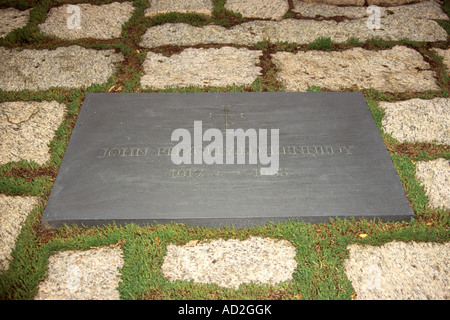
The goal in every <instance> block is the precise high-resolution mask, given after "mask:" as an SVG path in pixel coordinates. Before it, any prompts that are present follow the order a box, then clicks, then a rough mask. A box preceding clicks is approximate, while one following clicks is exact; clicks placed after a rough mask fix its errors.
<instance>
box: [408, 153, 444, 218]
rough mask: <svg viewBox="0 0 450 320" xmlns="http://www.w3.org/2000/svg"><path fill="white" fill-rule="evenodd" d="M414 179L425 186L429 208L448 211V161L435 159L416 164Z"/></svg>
mask: <svg viewBox="0 0 450 320" xmlns="http://www.w3.org/2000/svg"><path fill="white" fill-rule="evenodd" d="M416 177H417V179H419V180H420V181H421V182H422V184H423V185H424V186H425V191H426V193H427V196H428V200H429V206H430V207H432V208H445V209H450V161H449V160H446V159H442V158H441V159H436V160H431V161H419V162H417V163H416Z"/></svg>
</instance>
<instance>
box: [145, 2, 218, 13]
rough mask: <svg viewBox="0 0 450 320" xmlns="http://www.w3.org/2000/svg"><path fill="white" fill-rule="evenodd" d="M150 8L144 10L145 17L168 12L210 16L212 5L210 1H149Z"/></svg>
mask: <svg viewBox="0 0 450 320" xmlns="http://www.w3.org/2000/svg"><path fill="white" fill-rule="evenodd" d="M149 3H150V7H149V8H148V9H146V10H145V16H147V17H153V16H155V15H157V14H163V13H168V12H178V13H198V14H203V15H205V16H211V15H212V10H213V7H214V5H213V3H212V1H211V0H149Z"/></svg>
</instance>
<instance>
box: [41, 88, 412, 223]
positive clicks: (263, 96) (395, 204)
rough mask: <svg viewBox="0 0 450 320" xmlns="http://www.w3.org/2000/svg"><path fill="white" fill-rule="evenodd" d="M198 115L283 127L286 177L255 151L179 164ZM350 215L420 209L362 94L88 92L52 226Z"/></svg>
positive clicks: (58, 185) (230, 123) (402, 215)
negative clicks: (180, 136)
mask: <svg viewBox="0 0 450 320" xmlns="http://www.w3.org/2000/svg"><path fill="white" fill-rule="evenodd" d="M194 121H202V128H203V132H204V131H205V130H207V129H209V128H216V129H219V130H221V131H222V132H225V130H226V129H231V128H233V129H238V128H241V129H243V130H247V129H250V128H253V129H255V130H259V129H268V131H269V133H270V129H278V130H279V146H278V148H275V149H274V148H273V147H272V145H271V143H270V139H268V144H269V145H268V147H267V150H268V151H269V154H270V152H272V153H273V154H275V153H278V157H279V170H278V172H277V173H276V174H275V175H261V171H260V169H261V168H263V167H267V166H265V165H262V164H261V163H259V162H258V163H257V164H249V153H250V152H252V150H251V149H250V148H241V152H243V153H244V154H245V156H246V157H247V158H246V162H245V164H226V163H225V162H224V164H206V163H204V162H203V163H196V164H195V163H192V164H180V165H176V164H174V163H173V162H172V159H171V150H172V149H173V148H174V146H175V145H177V144H178V142H177V141H171V135H172V133H173V131H174V130H175V129H179V128H184V129H187V130H188V131H189V132H191V134H192V136H193V135H194ZM269 137H270V136H269ZM209 143H210V142H205V141H204V142H203V144H202V148H205V147H206V146H207V145H208V144H209ZM224 144H225V138H224ZM192 151H193V152H195V151H196V149H195V148H194V149H192ZM224 152H226V150H224ZM235 152H236V153H238V152H239V151H238V148H236V149H235ZM256 153H258V150H257V151H256ZM350 216H353V217H355V218H357V219H358V218H368V219H372V218H380V219H381V220H382V221H388V220H389V221H397V220H404V219H406V220H409V219H410V218H411V217H412V216H413V211H412V209H411V207H410V205H409V202H408V200H407V198H406V196H405V192H404V189H403V187H402V185H401V183H400V180H399V178H398V175H397V173H396V171H395V168H394V166H393V164H392V161H391V159H390V157H389V154H388V152H387V150H386V147H385V145H384V143H383V141H382V138H381V136H380V133H379V131H378V129H377V127H376V125H375V122H374V120H373V118H372V115H371V114H370V112H369V109H368V106H367V104H366V101H365V99H364V96H363V95H362V94H361V93H332V92H330V93H328V92H327V93H148V94H141V93H139V94H88V95H87V96H86V99H85V101H84V103H83V106H82V109H81V111H80V114H79V117H78V120H77V123H76V125H75V128H74V131H73V133H72V137H71V139H70V142H69V144H68V147H67V150H66V154H65V156H64V159H63V161H62V164H61V166H60V169H59V173H58V176H57V178H56V181H55V184H54V187H53V190H52V192H51V195H50V198H49V201H48V203H47V207H46V209H45V212H44V215H43V218H42V221H43V222H44V224H47V225H48V226H50V227H58V226H61V225H62V224H64V223H65V224H74V223H75V224H84V225H100V224H105V223H112V222H113V221H115V222H116V223H117V224H121V223H129V222H133V223H138V224H146V223H150V224H151V223H153V222H158V223H169V222H172V221H173V222H182V223H186V224H191V225H204V226H211V227H217V226H224V225H228V226H230V225H234V226H235V227H237V228H240V227H245V226H252V225H261V224H266V223H267V222H268V221H272V222H276V221H284V220H286V219H293V220H296V219H298V220H300V221H306V222H313V223H316V222H324V221H328V219H329V218H334V217H340V218H345V217H350Z"/></svg>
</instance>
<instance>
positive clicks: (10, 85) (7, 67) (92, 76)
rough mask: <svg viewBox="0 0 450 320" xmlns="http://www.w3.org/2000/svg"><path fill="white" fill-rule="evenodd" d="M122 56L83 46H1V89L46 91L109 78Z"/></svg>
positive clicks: (74, 86) (76, 86) (83, 84)
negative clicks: (37, 47) (39, 48)
mask: <svg viewBox="0 0 450 320" xmlns="http://www.w3.org/2000/svg"><path fill="white" fill-rule="evenodd" d="M122 59H123V56H122V54H120V53H115V52H114V51H113V50H94V49H85V48H82V47H80V46H70V47H59V48H57V49H55V50H47V49H44V50H29V49H25V50H22V51H19V50H18V49H5V48H0V60H1V61H2V64H1V65H0V74H1V76H0V80H1V81H0V89H1V90H5V91H10V90H25V89H28V90H47V89H49V88H51V87H62V88H79V87H88V86H90V85H91V84H94V83H104V82H106V81H108V79H109V77H110V76H112V74H113V73H114V71H115V70H116V69H115V67H114V63H116V62H120V61H122Z"/></svg>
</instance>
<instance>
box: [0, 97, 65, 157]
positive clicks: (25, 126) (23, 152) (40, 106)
mask: <svg viewBox="0 0 450 320" xmlns="http://www.w3.org/2000/svg"><path fill="white" fill-rule="evenodd" d="M64 113H65V106H64V105H62V104H60V103H57V102H55V101H51V102H33V101H30V102H23V101H13V102H4V103H0V135H1V137H2V139H1V141H0V164H6V163H8V162H14V161H20V160H29V161H34V162H36V163H38V164H41V165H42V164H44V163H45V162H47V161H48V160H49V159H50V153H49V149H48V144H49V143H50V141H51V140H52V139H53V137H54V135H55V130H56V129H58V127H59V125H60V124H61V122H62V120H63V119H64Z"/></svg>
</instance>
